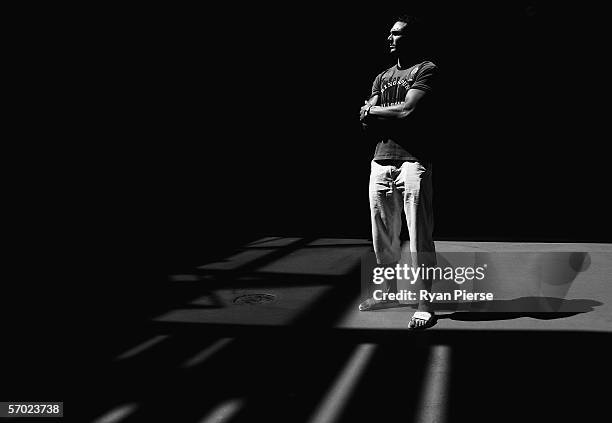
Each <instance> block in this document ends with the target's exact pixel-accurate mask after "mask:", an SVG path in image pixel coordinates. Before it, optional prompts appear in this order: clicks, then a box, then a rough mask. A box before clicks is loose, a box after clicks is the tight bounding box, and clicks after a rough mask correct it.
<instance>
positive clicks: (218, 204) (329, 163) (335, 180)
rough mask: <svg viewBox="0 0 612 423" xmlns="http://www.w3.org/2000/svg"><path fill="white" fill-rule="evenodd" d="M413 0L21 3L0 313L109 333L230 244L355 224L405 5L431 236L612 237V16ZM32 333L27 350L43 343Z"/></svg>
mask: <svg viewBox="0 0 612 423" xmlns="http://www.w3.org/2000/svg"><path fill="white" fill-rule="evenodd" d="M412 3H414V2H404V3H397V2H396V3H394V4H386V3H385V4H377V3H376V4H374V3H372V4H369V5H367V6H366V5H363V6H360V5H357V4H355V3H352V4H350V3H347V4H344V5H341V4H338V3H333V4H332V3H331V2H327V3H323V4H316V3H312V2H301V3H285V4H284V5H277V4H274V5H272V4H270V5H266V4H262V3H255V4H251V5H247V6H245V5H235V4H227V5H225V6H223V5H221V6H219V5H215V6H214V7H213V6H209V7H207V6H198V7H195V6H193V7H185V6H176V5H175V6H152V5H147V6H146V7H145V6H143V7H142V8H137V7H129V8H128V7H126V6H121V7H117V6H106V7H102V6H100V7H99V8H95V7H90V8H88V9H86V10H85V9H82V10H81V9H78V8H76V7H75V6H70V7H66V10H56V9H54V10H53V11H52V12H53V17H51V15H49V14H48V12H49V11H45V10H40V9H36V10H28V11H26V12H24V13H22V14H20V15H19V25H18V27H19V28H18V29H16V30H15V31H14V32H13V33H12V35H11V38H10V41H11V43H13V41H15V40H19V41H20V42H24V41H25V42H24V43H23V44H19V45H20V46H23V47H15V51H16V52H17V53H18V54H17V58H16V59H15V60H13V62H12V65H14V66H16V68H17V69H18V71H19V72H21V73H22V76H25V78H24V80H25V82H24V83H23V84H21V83H20V84H17V85H18V87H19V88H22V87H27V89H28V90H27V91H24V95H22V96H20V98H21V101H23V103H24V104H26V105H27V106H28V107H33V108H34V109H36V112H41V113H40V116H41V117H39V115H38V114H37V115H36V116H37V117H36V118H35V119H32V118H29V119H26V121H25V122H24V124H23V125H22V127H21V130H20V132H19V135H18V136H17V138H15V139H16V140H17V142H16V144H18V145H19V147H18V148H16V150H18V153H19V158H23V160H20V161H19V166H17V169H16V170H14V171H11V172H10V175H9V176H8V177H7V179H6V180H7V181H9V182H10V184H9V186H10V187H9V188H7V190H8V191H10V192H9V194H15V196H14V197H7V198H11V200H10V201H9V202H8V209H9V210H14V211H15V213H14V218H13V217H11V219H9V220H7V222H8V224H9V226H11V229H14V230H15V233H16V235H17V236H16V237H15V240H14V241H13V243H12V245H10V247H11V250H12V251H13V252H19V253H24V254H22V255H21V256H22V257H23V261H19V262H17V261H15V262H14V263H15V264H16V266H15V268H16V269H17V271H16V272H14V273H15V274H14V275H13V274H11V276H10V283H9V284H7V285H6V286H7V289H9V290H10V287H13V288H14V291H15V293H14V294H15V295H9V294H8V293H7V294H6V295H5V298H6V300H7V302H10V303H11V304H10V305H11V306H12V307H5V308H4V309H3V310H4V311H6V313H7V316H8V319H6V320H5V321H6V322H7V324H6V325H5V328H7V331H5V332H6V333H9V332H10V330H9V329H8V328H9V327H10V328H14V329H15V331H19V332H20V337H18V338H14V339H20V340H21V341H22V342H23V345H30V344H32V343H33V342H35V341H34V340H33V339H30V338H29V337H28V336H29V335H28V333H26V332H24V331H22V330H21V329H20V328H22V327H24V326H23V325H25V324H26V323H27V322H31V323H32V324H33V326H32V327H37V328H41V327H43V328H47V329H52V328H53V327H56V326H53V325H54V324H55V323H56V321H57V319H58V318H59V316H62V317H64V316H65V317H67V318H68V319H69V320H70V322H71V323H70V324H72V323H76V324H77V325H81V326H80V329H79V331H80V332H78V334H75V335H74V337H73V335H72V333H70V335H68V330H67V329H66V330H65V331H62V333H61V334H57V331H55V330H48V331H42V332H41V331H40V330H39V331H38V336H39V338H38V339H37V340H36V343H39V342H40V343H41V344H42V343H43V340H47V341H49V342H48V344H52V345H56V347H57V348H59V349H56V353H57V354H58V355H62V354H64V349H63V348H62V345H69V344H65V343H64V344H63V343H62V342H60V341H59V340H58V338H57V337H56V336H59V337H60V338H62V339H64V338H67V337H69V336H70V337H71V339H70V340H68V341H67V342H72V343H76V342H77V341H79V340H83V341H84V342H85V341H87V340H91V339H90V338H97V337H98V336H101V335H100V334H101V333H105V331H106V332H109V333H112V331H113V330H114V329H115V328H117V327H120V326H121V325H122V322H123V321H124V320H125V319H126V318H127V317H134V315H138V314H142V313H145V310H146V309H147V307H149V306H150V304H151V303H152V302H155V301H159V300H163V298H164V295H165V294H164V292H165V291H164V290H165V289H166V288H167V286H166V285H165V284H166V283H167V275H168V274H170V273H172V272H179V271H184V270H185V269H192V268H193V266H196V265H198V264H202V263H203V262H204V261H206V260H210V259H211V258H212V257H224V255H226V254H228V253H229V252H231V251H232V250H233V249H234V248H235V247H237V246H240V245H241V243H242V242H244V241H247V240H252V239H254V238H256V237H259V236H323V237H358V238H368V237H369V236H370V221H369V208H368V200H367V182H368V176H369V163H370V160H371V157H372V154H373V149H374V146H373V145H370V144H368V141H367V140H366V139H365V138H364V137H363V134H362V132H361V128H360V125H359V122H358V115H357V112H358V110H359V107H360V106H361V104H362V103H363V100H364V99H365V98H366V97H367V96H368V95H369V92H370V88H371V84H372V81H373V79H374V77H375V76H376V74H377V73H379V72H380V71H381V70H383V69H385V68H387V67H389V66H391V65H393V59H392V58H391V57H390V56H389V55H388V54H387V50H388V48H387V40H386V38H387V35H388V31H389V29H390V27H391V26H392V25H393V23H394V17H395V16H396V15H397V14H398V13H399V12H401V11H408V12H413V13H416V14H420V15H424V16H426V17H428V18H429V21H430V30H429V31H428V33H426V34H423V37H425V39H424V41H427V42H428V43H429V44H430V45H431V47H430V48H431V57H430V59H432V60H433V61H434V62H436V63H437V64H438V65H439V67H440V69H441V72H442V73H443V75H444V84H443V85H442V88H443V91H442V92H443V93H444V105H445V111H444V113H443V114H442V115H441V118H440V122H439V125H440V128H441V129H442V135H441V136H440V138H439V139H432V140H429V142H432V143H434V144H435V146H436V152H437V160H436V162H435V171H434V179H435V195H434V197H435V207H436V210H435V213H436V215H435V217H436V228H435V232H434V238H435V239H437V240H445V239H456V240H495V241H541V242H550V241H553V242H554V241H566V242H582V241H596V242H610V241H612V236H611V233H610V227H609V224H608V216H609V215H610V207H609V203H608V201H607V196H608V191H609V190H608V187H607V186H608V180H609V163H608V162H609V160H608V154H607V149H605V142H606V141H607V140H608V138H609V135H608V133H609V131H608V127H607V121H608V117H607V107H608V101H607V99H608V91H609V88H608V86H609V83H608V79H607V75H608V72H607V71H606V70H605V68H604V63H605V62H604V60H605V59H606V57H605V56H606V55H607V49H605V50H604V47H607V46H606V40H607V38H606V37H604V35H605V34H604V27H605V26H604V24H605V22H603V21H604V19H605V15H604V14H602V13H601V11H598V10H594V9H591V8H589V6H587V5H586V4H581V5H574V6H572V7H569V6H562V5H559V4H558V3H554V2H550V3H545V2H522V3H521V2H512V4H511V3H510V2H508V3H505V4H504V3H500V2H488V3H491V4H486V5H485V4H484V3H483V4H476V3H471V4H469V5H466V4H463V3H462V4H461V5H460V6H452V7H444V8H442V7H433V6H431V7H426V6H414V5H411V4H412ZM510 4H511V5H510ZM53 7H54V8H56V6H53ZM7 16H8V15H7ZM13 18H14V16H11V19H13ZM415 42H416V43H419V42H421V41H420V40H415ZM13 44H14V45H15V46H17V44H15V43H13ZM13 44H12V45H13ZM18 107H21V103H16V108H18ZM24 107H25V106H24ZM6 157H7V159H6V160H7V162H15V161H14V160H13V158H14V157H16V155H13V154H8V155H7V156H6ZM13 182H14V183H13ZM13 198H14V199H13ZM66 246H67V247H68V249H66V250H64V247H66ZM8 277H9V276H8V275H7V278H8ZM75 279H76V281H74V282H72V283H71V284H66V283H65V281H67V280H75ZM10 292H11V293H12V291H10ZM15 323H17V324H15ZM66 327H67V326H66ZM15 331H13V332H15ZM13 332H11V333H12V334H13V335H15V333H13ZM80 336H85V337H86V338H79V337H80ZM109 336H110V335H109ZM64 342H66V340H65V339H64ZM14 345H20V344H19V342H18V341H17V340H16V341H15V343H14ZM80 347H81V348H82V347H83V345H82V343H81V345H80ZM24 348H25V347H23V348H16V349H15V350H14V352H15V354H14V356H15V357H17V358H15V359H16V360H25V361H27V358H24V357H27V355H26V356H24V355H23V354H25V349H24ZM29 352H30V353H31V354H32V360H31V363H33V362H35V360H36V357H37V356H38V354H39V353H40V351H39V350H38V349H36V348H34V349H31V350H30V351H29ZM45 354H48V357H53V355H52V354H51V352H50V351H46V352H45ZM49 354H51V355H49ZM5 362H7V363H9V365H10V360H8V359H7V360H5ZM41 363H42V364H40V366H42V365H43V364H44V363H43V362H41ZM85 366H86V364H85ZM33 372H35V370H33ZM24 386H25V387H24V389H30V388H31V386H28V385H27V384H26V385H24ZM15 398H16V399H17V398H18V397H15ZM21 398H23V397H21ZM61 399H62V398H61V397H59V400H61Z"/></svg>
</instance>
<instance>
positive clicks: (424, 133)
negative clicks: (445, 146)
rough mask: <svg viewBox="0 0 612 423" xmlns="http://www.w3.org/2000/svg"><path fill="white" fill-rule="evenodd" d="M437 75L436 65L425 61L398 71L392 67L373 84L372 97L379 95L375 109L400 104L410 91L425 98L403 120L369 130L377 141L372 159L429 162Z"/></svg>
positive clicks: (384, 123)
mask: <svg viewBox="0 0 612 423" xmlns="http://www.w3.org/2000/svg"><path fill="white" fill-rule="evenodd" d="M413 70H415V72H413ZM437 74H438V68H437V67H436V65H435V64H433V63H432V62H429V61H426V62H422V63H420V64H417V65H414V66H411V67H409V68H406V69H399V68H398V67H397V65H395V66H393V67H391V68H389V69H387V70H386V71H384V72H382V73H381V74H379V75H378V76H377V77H376V79H375V80H374V84H373V85H372V96H375V95H379V96H380V97H379V100H378V104H377V105H378V106H383V107H384V106H394V105H397V104H400V103H403V102H404V100H405V99H406V93H407V92H408V90H409V89H411V88H415V89H419V90H423V91H425V92H427V95H426V96H425V97H423V98H422V99H421V100H420V101H419V104H418V106H417V107H416V108H415V110H414V112H413V114H412V115H411V116H410V117H409V118H408V119H407V120H406V121H386V122H381V123H378V124H377V125H376V129H373V130H372V131H371V132H372V133H373V136H374V137H376V140H377V141H378V143H377V145H376V151H375V152H374V160H418V161H431V159H432V157H431V156H432V154H431V151H429V150H432V149H431V141H432V140H431V138H430V137H428V131H429V130H430V129H431V127H432V125H433V123H432V122H431V119H432V115H433V110H432V105H431V104H432V94H431V92H432V87H433V86H435V80H436V76H437Z"/></svg>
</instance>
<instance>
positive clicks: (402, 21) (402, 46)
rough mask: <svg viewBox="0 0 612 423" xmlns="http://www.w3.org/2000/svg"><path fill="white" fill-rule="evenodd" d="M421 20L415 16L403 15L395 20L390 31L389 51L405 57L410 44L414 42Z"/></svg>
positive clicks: (388, 38)
mask: <svg viewBox="0 0 612 423" xmlns="http://www.w3.org/2000/svg"><path fill="white" fill-rule="evenodd" d="M420 24H421V20H420V19H419V18H417V17H415V16H409V15H402V16H400V17H398V18H397V19H396V20H395V24H394V25H393V26H392V27H391V31H389V37H387V40H388V41H389V49H390V51H391V53H393V54H395V55H404V54H406V52H407V51H408V43H409V42H410V41H411V40H412V41H414V38H413V35H414V34H415V33H416V32H417V29H418V27H419V26H420Z"/></svg>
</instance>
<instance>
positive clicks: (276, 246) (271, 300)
mask: <svg viewBox="0 0 612 423" xmlns="http://www.w3.org/2000/svg"><path fill="white" fill-rule="evenodd" d="M436 246H437V249H438V251H440V252H441V255H442V257H443V258H444V259H448V261H452V260H457V257H459V258H460V259H461V260H467V261H468V262H469V261H473V262H474V263H482V262H483V261H486V262H487V263H488V265H489V267H488V269H489V272H490V273H491V279H490V280H491V281H493V280H494V281H497V282H496V283H498V285H497V287H498V288H499V289H498V292H499V293H500V295H501V296H502V298H500V299H499V301H500V304H505V305H506V306H507V305H508V304H510V305H511V306H516V305H517V304H519V305H520V307H522V308H519V309H518V311H516V310H514V309H512V308H511V307H510V308H508V307H505V308H502V309H501V310H502V311H496V312H491V311H473V310H472V311H470V312H457V311H452V310H451V311H449V310H447V311H443V312H440V315H441V318H440V320H439V322H438V324H437V325H436V326H435V327H433V328H431V329H429V330H427V331H423V332H416V333H415V332H410V331H408V330H406V324H407V322H408V319H409V317H410V315H411V313H412V312H413V308H412V307H411V306H410V305H403V306H401V307H397V308H392V309H386V310H380V311H375V312H365V313H364V312H359V311H357V304H358V303H359V301H360V297H361V296H362V291H361V287H360V272H361V269H360V263H361V261H362V258H363V257H364V255H367V254H370V253H371V246H370V243H369V242H368V241H367V240H355V239H304V238H284V237H270V238H265V239H262V240H259V241H256V242H252V243H250V244H248V245H246V246H244V247H241V248H239V249H237V250H236V251H235V253H234V254H232V255H230V256H228V257H226V258H224V259H221V260H219V259H215V260H213V261H209V262H203V263H202V264H201V265H200V266H199V267H197V268H196V267H194V268H192V269H185V271H184V272H180V273H175V274H172V275H168V286H167V287H166V288H165V291H164V298H163V299H162V300H163V301H161V304H160V307H158V309H156V311H155V312H153V313H152V314H151V315H150V316H148V317H147V318H146V319H144V320H142V321H141V322H140V323H138V324H133V323H131V324H128V323H126V325H125V326H124V327H122V328H120V329H119V330H115V331H114V332H112V333H109V334H98V337H99V338H100V342H96V344H95V346H94V345H92V348H90V350H89V351H90V353H89V359H88V363H87V366H86V367H84V371H83V374H82V375H80V377H79V379H78V381H77V382H76V384H75V386H78V387H79V391H80V392H81V396H80V398H79V400H78V401H72V403H71V404H68V406H66V404H65V410H67V411H65V413H66V415H68V413H69V412H70V410H71V409H72V416H73V417H76V418H77V420H78V421H83V422H88V421H89V422H97V423H101V422H105V423H109V422H140V421H172V422H203V423H210V422H259V421H265V422H284V423H286V422H292V423H294V422H304V423H334V422H351V423H352V422H361V421H363V422H379V421H380V422H387V421H408V422H410V421H414V422H452V421H457V422H463V421H471V422H490V421H496V422H497V421H511V422H516V421H555V422H558V421H572V422H576V421H586V420H601V419H606V418H605V415H606V414H608V413H609V411H608V409H607V401H606V391H605V389H602V388H600V387H599V386H601V384H602V383H603V384H604V385H605V383H607V381H609V380H610V377H611V376H612V374H611V373H612V372H611V371H610V370H611V369H612V366H611V365H610V360H609V353H608V351H609V343H610V341H611V340H612V339H611V335H610V327H611V325H610V322H611V318H612V309H611V308H610V304H611V303H612V301H611V300H612V285H611V284H610V280H609V279H610V276H609V275H611V274H612V246H610V245H607V244H535V243H529V244H524V243H482V242H437V243H436ZM455 253H461V255H459V256H457V255H453V254H455ZM502 288H503V289H502ZM145 294H146V293H143V295H145ZM249 295H250V296H251V297H249ZM252 295H255V296H256V297H252ZM253 298H257V299H258V300H260V301H261V302H259V303H256V304H253V303H249V301H247V300H248V299H253ZM542 298H543V299H544V300H541V299H542ZM517 300H518V301H519V302H518V303H517V302H516V301H517ZM528 306H532V308H529V307H528ZM135 307H137V305H135ZM508 310H510V311H508ZM93 351H95V354H94V353H92V352H93Z"/></svg>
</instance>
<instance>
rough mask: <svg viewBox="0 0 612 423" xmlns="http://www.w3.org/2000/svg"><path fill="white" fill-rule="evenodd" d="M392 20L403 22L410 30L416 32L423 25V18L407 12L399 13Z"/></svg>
mask: <svg viewBox="0 0 612 423" xmlns="http://www.w3.org/2000/svg"><path fill="white" fill-rule="evenodd" d="M394 22H404V23H405V24H406V29H408V31H410V32H417V33H418V32H420V31H421V29H423V28H424V27H425V20H424V19H423V18H422V17H420V16H415V15H409V14H402V15H399V16H398V17H397V18H395V21H394Z"/></svg>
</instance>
